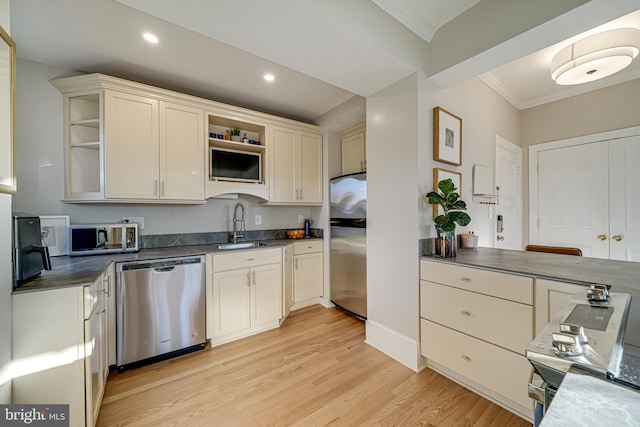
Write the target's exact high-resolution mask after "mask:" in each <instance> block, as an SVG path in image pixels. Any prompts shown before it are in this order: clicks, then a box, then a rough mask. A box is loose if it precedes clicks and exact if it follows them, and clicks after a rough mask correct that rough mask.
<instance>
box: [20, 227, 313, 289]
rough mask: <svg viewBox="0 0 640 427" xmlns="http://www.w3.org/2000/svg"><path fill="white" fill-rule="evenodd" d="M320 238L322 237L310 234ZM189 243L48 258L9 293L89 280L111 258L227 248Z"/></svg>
mask: <svg viewBox="0 0 640 427" xmlns="http://www.w3.org/2000/svg"><path fill="white" fill-rule="evenodd" d="M312 239H315V240H317V239H320V240H322V238H312ZM296 241H300V240H291V239H275V240H261V242H264V243H267V244H268V246H263V247H259V248H248V249H234V250H233V252H236V251H241V250H263V249H269V248H273V247H277V246H282V245H286V244H290V243H294V242H296ZM219 244H221V243H215V244H205V245H189V246H171V247H166V248H151V249H141V250H140V251H139V252H132V253H123V254H104V255H89V256H74V257H71V256H61V257H52V258H51V267H52V268H51V270H49V271H47V270H45V271H43V272H42V274H41V275H40V276H38V277H36V278H34V279H32V280H30V281H29V282H27V283H25V284H24V285H22V286H20V287H18V288H16V289H14V290H13V293H21V292H33V291H42V290H48V289H55V288H60V287H65V286H82V285H87V284H90V283H93V282H94V281H95V280H96V278H97V277H98V276H99V275H100V274H102V272H103V271H104V270H105V269H106V268H107V267H108V266H109V264H111V263H112V262H126V261H137V260H151V259H160V258H173V257H180V256H190V255H203V254H209V253H214V252H220V253H229V252H230V251H229V250H222V249H218V245H219Z"/></svg>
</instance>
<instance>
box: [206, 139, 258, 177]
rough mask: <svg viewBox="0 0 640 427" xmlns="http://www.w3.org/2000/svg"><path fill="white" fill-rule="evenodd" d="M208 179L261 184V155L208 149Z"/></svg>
mask: <svg viewBox="0 0 640 427" xmlns="http://www.w3.org/2000/svg"><path fill="white" fill-rule="evenodd" d="M209 151H210V152H209V179H211V180H222V181H240V182H257V183H262V154H261V153H253V152H249V151H240V150H232V149H229V148H220V147H210V150H209Z"/></svg>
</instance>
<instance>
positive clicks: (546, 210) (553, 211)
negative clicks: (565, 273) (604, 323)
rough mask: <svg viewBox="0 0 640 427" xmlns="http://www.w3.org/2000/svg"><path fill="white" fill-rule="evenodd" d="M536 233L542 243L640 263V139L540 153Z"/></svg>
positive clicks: (630, 138)
mask: <svg viewBox="0 0 640 427" xmlns="http://www.w3.org/2000/svg"><path fill="white" fill-rule="evenodd" d="M537 230H538V235H537V236H532V242H535V243H537V244H540V245H552V246H572V247H579V248H580V249H581V250H582V253H583V255H584V256H587V257H594V258H604V259H614V260H622V261H640V136H632V137H626V138H620V139H613V140H610V141H601V142H594V143H588V144H582V145H575V146H570V147H564V148H556V149H550V150H544V151H539V152H538V227H537ZM535 237H537V239H536V238H535ZM536 240H537V241H536Z"/></svg>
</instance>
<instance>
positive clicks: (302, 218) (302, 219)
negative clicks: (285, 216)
mask: <svg viewBox="0 0 640 427" xmlns="http://www.w3.org/2000/svg"><path fill="white" fill-rule="evenodd" d="M303 222H304V215H298V224H302V223H303Z"/></svg>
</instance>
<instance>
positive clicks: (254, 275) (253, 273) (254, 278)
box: [251, 271, 256, 286]
mask: <svg viewBox="0 0 640 427" xmlns="http://www.w3.org/2000/svg"><path fill="white" fill-rule="evenodd" d="M251 273H252V276H253V286H255V285H256V272H255V271H252V272H251Z"/></svg>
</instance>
